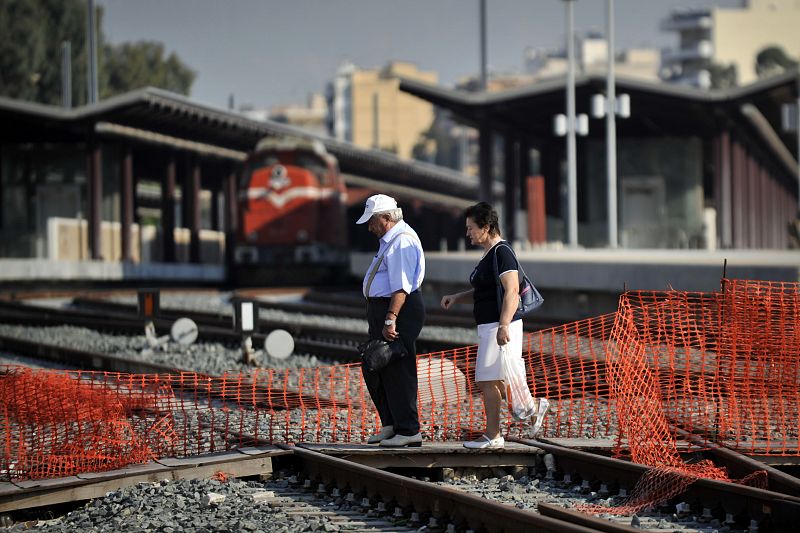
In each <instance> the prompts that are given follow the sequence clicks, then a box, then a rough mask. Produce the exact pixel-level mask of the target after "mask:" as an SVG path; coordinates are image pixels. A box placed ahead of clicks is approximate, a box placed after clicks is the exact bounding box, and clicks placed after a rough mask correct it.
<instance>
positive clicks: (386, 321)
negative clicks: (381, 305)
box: [383, 319, 394, 326]
mask: <svg viewBox="0 0 800 533" xmlns="http://www.w3.org/2000/svg"><path fill="white" fill-rule="evenodd" d="M383 325H384V326H393V325H394V320H388V319H387V320H384V321H383Z"/></svg>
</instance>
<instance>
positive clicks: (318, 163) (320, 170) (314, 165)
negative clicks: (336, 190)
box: [295, 152, 330, 185]
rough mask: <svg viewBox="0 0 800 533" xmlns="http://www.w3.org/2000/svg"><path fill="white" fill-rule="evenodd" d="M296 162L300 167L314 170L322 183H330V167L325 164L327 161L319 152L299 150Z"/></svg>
mask: <svg viewBox="0 0 800 533" xmlns="http://www.w3.org/2000/svg"><path fill="white" fill-rule="evenodd" d="M295 164H296V165H297V166H298V167H303V168H305V169H308V170H310V171H311V172H313V173H314V175H315V176H316V177H317V179H318V180H319V183H320V185H330V183H329V182H330V179H328V167H327V166H326V165H325V161H324V160H323V159H321V158H320V157H319V156H318V155H317V154H312V153H308V152H297V156H296V159H295Z"/></svg>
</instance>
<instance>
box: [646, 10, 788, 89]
mask: <svg viewBox="0 0 800 533" xmlns="http://www.w3.org/2000/svg"><path fill="white" fill-rule="evenodd" d="M743 4H744V5H743V7H741V8H734V9H731V8H721V7H713V8H706V9H691V10H686V9H684V10H676V11H673V12H672V14H671V15H670V16H669V18H667V19H666V20H664V21H663V22H662V24H661V29H662V30H665V31H674V32H676V33H677V34H678V37H679V42H678V46H677V48H674V49H670V50H665V51H664V52H663V55H662V60H663V63H664V70H665V72H664V78H665V79H668V80H671V81H677V82H680V83H685V84H688V85H693V86H695V87H700V88H706V89H707V88H709V87H710V86H711V75H710V72H709V67H710V66H711V64H712V63H713V64H718V65H722V66H729V65H733V66H734V67H735V68H736V74H737V83H738V84H739V85H746V84H748V83H752V82H754V81H755V80H756V79H757V78H758V76H757V74H756V68H755V62H756V55H757V54H758V53H759V52H760V51H761V50H763V49H764V48H766V47H769V46H779V47H781V48H783V49H784V50H785V52H786V53H787V54H788V55H789V56H791V57H793V58H800V31H798V28H800V1H798V0H745V1H744V3H743Z"/></svg>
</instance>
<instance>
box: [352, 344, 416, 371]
mask: <svg viewBox="0 0 800 533" xmlns="http://www.w3.org/2000/svg"><path fill="white" fill-rule="evenodd" d="M358 352H359V354H360V355H361V365H362V366H363V367H364V370H366V371H367V372H377V371H378V370H381V369H383V368H386V366H387V365H388V364H389V363H391V362H392V361H396V360H398V359H400V358H401V357H405V356H407V355H408V351H407V350H406V347H405V345H404V344H403V343H402V342H400V339H395V340H393V341H392V342H389V341H386V340H383V339H371V340H369V341H367V342H365V343H364V344H362V345H361V346H359V347H358Z"/></svg>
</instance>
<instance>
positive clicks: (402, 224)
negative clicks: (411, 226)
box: [381, 220, 407, 242]
mask: <svg viewBox="0 0 800 533" xmlns="http://www.w3.org/2000/svg"><path fill="white" fill-rule="evenodd" d="M406 226H407V224H406V221H405V220H399V221H398V222H397V224H395V225H394V226H392V229H390V230H389V231H387V232H386V233H385V234H384V235H383V237H381V240H382V241H383V242H389V241H390V240H392V237H394V236H395V235H396V234H398V233H400V232H402V231H403V230H405V228H406Z"/></svg>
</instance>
